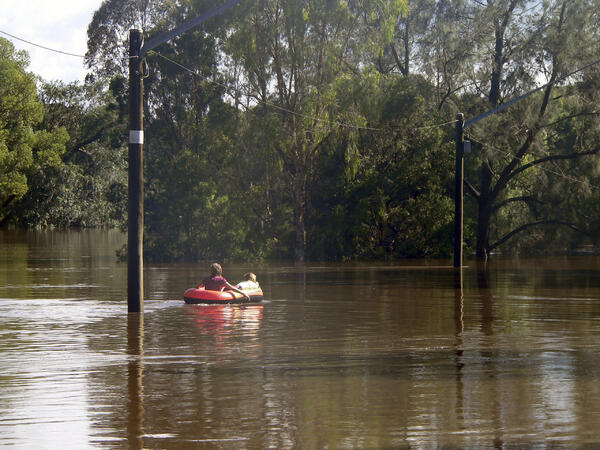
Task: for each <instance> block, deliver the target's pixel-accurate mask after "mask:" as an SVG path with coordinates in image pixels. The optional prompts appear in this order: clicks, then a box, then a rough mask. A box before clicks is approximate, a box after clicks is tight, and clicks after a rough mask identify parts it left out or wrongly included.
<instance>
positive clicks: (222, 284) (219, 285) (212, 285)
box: [202, 263, 250, 301]
mask: <svg viewBox="0 0 600 450" xmlns="http://www.w3.org/2000/svg"><path fill="white" fill-rule="evenodd" d="M202 284H203V285H204V289H206V290H208V291H222V290H228V289H230V290H232V291H235V292H239V293H240V294H242V295H243V296H244V297H246V299H247V300H248V301H250V297H249V296H248V294H246V293H245V292H243V291H242V290H241V289H238V288H237V287H235V286H232V285H231V284H229V282H228V281H227V280H226V279H225V277H223V268H222V267H221V264H219V263H212V264H211V265H210V277H206V278H204V279H203V280H202Z"/></svg>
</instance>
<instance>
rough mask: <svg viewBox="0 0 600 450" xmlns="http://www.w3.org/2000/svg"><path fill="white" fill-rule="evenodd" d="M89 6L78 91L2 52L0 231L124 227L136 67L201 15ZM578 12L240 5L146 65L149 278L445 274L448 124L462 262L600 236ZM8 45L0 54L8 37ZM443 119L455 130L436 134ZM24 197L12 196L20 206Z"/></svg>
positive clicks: (595, 78) (586, 59)
mask: <svg viewBox="0 0 600 450" xmlns="http://www.w3.org/2000/svg"><path fill="white" fill-rule="evenodd" d="M213 7H214V4H213V3H211V2H209V1H207V0H185V1H179V2H175V1H172V0H158V1H152V2H130V1H125V0H107V1H104V2H103V3H102V5H101V6H100V8H99V9H98V11H97V12H96V13H95V15H94V18H93V20H92V22H91V24H90V26H89V29H88V53H87V62H88V65H89V67H90V68H91V69H92V73H91V74H90V76H89V77H88V79H87V82H86V84H85V85H84V86H79V85H62V84H60V83H55V84H48V83H44V84H40V86H39V91H38V96H39V98H40V99H41V103H40V102H39V101H38V100H37V99H36V89H35V84H34V80H33V78H32V76H31V75H29V74H27V73H26V72H25V68H26V65H27V60H26V55H24V54H21V53H18V52H14V50H13V49H12V48H11V47H10V45H9V44H8V43H6V42H4V43H3V44H2V46H0V52H2V55H3V56H2V58H1V59H0V76H2V77H3V80H4V79H5V80H6V82H4V83H3V84H2V85H0V90H2V97H1V98H0V112H1V113H2V114H0V121H3V122H0V125H1V126H0V175H1V177H0V205H4V204H5V203H7V202H8V204H10V205H11V206H10V208H8V209H7V208H6V206H4V207H3V208H4V209H3V210H2V211H1V212H2V214H3V215H2V216H0V221H2V220H3V217H4V222H6V221H7V219H6V218H7V217H8V218H10V220H11V221H12V223H18V224H23V225H27V226H72V225H81V226H99V225H108V226H115V225H122V224H123V223H124V216H125V204H126V203H125V202H126V191H127V189H126V173H125V170H126V160H125V158H126V142H125V138H126V136H127V125H126V124H127V99H128V93H127V81H126V78H125V77H126V73H127V49H128V43H127V38H128V32H129V30H130V29H131V28H140V29H143V30H144V34H145V37H146V39H148V38H150V37H152V36H157V35H159V34H160V33H163V32H165V31H167V30H170V29H173V28H175V27H176V26H177V25H179V24H181V23H183V22H184V21H185V20H187V19H190V18H192V17H197V16H198V15H200V14H202V13H204V12H206V11H207V10H209V9H212V8H213ZM596 10H597V8H595V9H594V8H592V9H590V8H589V2H585V1H584V0H572V1H568V2H564V1H560V2H559V1H548V2H542V3H532V2H530V1H526V0H510V1H505V2H479V1H470V0H469V1H463V0H459V1H450V2H434V1H432V0H411V1H409V2H408V1H403V0H390V1H388V0H385V1H376V2H375V1H371V0H361V1H358V2H356V1H343V0H339V1H338V0H334V1H321V0H319V1H310V2H308V1H304V0H299V1H296V0H294V1H284V2H275V1H271V0H260V1H259V2H257V3H252V2H250V3H242V4H240V5H238V6H236V7H235V8H232V9H231V10H230V11H228V13H227V14H223V15H219V16H218V17H215V18H213V19H211V20H210V21H208V22H206V23H204V24H203V25H202V26H200V27H196V28H193V29H191V30H189V31H187V32H186V33H184V34H183V35H181V36H179V37H177V38H175V39H172V40H170V41H169V42H166V43H164V44H162V45H161V46H160V47H159V48H157V49H156V50H155V51H154V52H150V53H148V54H147V55H146V62H147V66H148V74H147V75H148V76H147V77H146V78H145V80H144V83H145V100H146V104H145V109H144V115H145V155H144V157H145V171H146V185H145V195H146V216H145V224H146V233H145V236H146V239H147V243H146V247H145V254H146V256H147V257H148V258H151V259H155V260H161V259H169V260H208V259H219V260H223V259H262V258H277V259H280V258H284V259H289V258H295V259H297V260H302V259H304V258H305V257H306V258H310V259H319V260H351V259H358V258H361V259H392V258H405V257H428V256H431V257H446V256H449V254H450V252H451V248H452V224H453V204H452V203H453V201H452V200H453V195H454V192H453V190H454V185H453V181H454V173H453V172H454V167H453V164H454V163H453V160H454V142H453V141H454V127H453V125H452V124H450V121H452V120H453V119H454V118H455V117H456V113H457V112H463V113H464V114H465V117H466V118H467V119H469V118H472V117H475V116H478V115H479V114H481V113H483V112H485V111H488V110H490V109H492V108H494V107H496V106H498V105H501V104H503V103H506V102H508V101H510V100H511V99H512V98H515V97H517V96H519V95H521V94H523V93H524V92H526V91H528V90H530V89H532V88H533V87H535V86H539V85H540V84H542V83H544V82H547V81H551V82H552V84H550V85H548V86H546V87H545V88H543V89H541V90H540V91H539V92H537V93H535V94H534V95H531V96H530V97H528V98H527V99H524V100H522V101H520V102H518V103H516V104H513V105H511V106H510V108H507V109H505V110H504V111H502V112H501V113H497V114H494V115H492V116H490V117H487V118H486V119H484V120H483V121H481V122H479V123H477V124H475V125H473V126H471V127H469V128H468V129H467V135H468V136H467V138H468V139H471V140H472V141H473V151H472V152H471V153H470V154H468V155H466V158H465V175H466V179H467V181H468V183H467V192H468V193H469V194H470V197H468V198H467V201H466V203H465V213H466V216H465V240H466V243H467V250H468V251H470V249H474V250H475V251H476V252H477V253H478V254H480V256H481V255H483V254H486V253H487V252H489V251H492V250H494V251H497V250H501V251H505V252H508V251H527V252H541V251H543V250H544V249H548V248H549V246H551V245H552V246H553V248H554V247H555V248H556V249H557V251H564V250H568V249H573V248H576V247H578V246H582V245H589V244H596V243H597V242H598V241H599V240H600V229H599V228H598V227H597V226H596V225H594V224H597V223H599V222H600V220H599V219H600V211H599V210H598V208H597V207H596V206H595V205H596V204H598V195H599V194H598V188H596V186H600V163H599V159H598V158H599V156H598V154H600V146H598V144H597V142H599V141H600V122H599V121H598V113H597V111H596V105H597V104H598V102H599V100H600V99H599V98H598V94H597V93H598V92H599V90H598V87H600V81H599V80H600V75H599V74H600V70H599V66H598V65H595V64H592V65H589V66H587V67H586V69H585V70H583V71H581V72H579V73H577V74H576V75H575V76H571V77H569V78H563V77H564V75H566V74H567V73H568V72H570V71H571V70H573V69H574V68H576V67H581V66H585V65H586V64H588V63H591V62H593V61H594V60H595V58H597V54H598V44H597V39H596V34H597V32H596V29H597V26H596V25H597V23H599V20H598V18H599V16H598V14H597V13H596V12H595V11H596ZM0 42H2V41H0ZM443 123H446V125H440V124H443ZM19 199H20V200H19Z"/></svg>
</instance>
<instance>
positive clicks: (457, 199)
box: [454, 113, 465, 267]
mask: <svg viewBox="0 0 600 450" xmlns="http://www.w3.org/2000/svg"><path fill="white" fill-rule="evenodd" d="M464 125H465V117H464V116H463V115H462V114H461V113H459V114H457V115H456V169H455V180H454V267H462V262H463V196H464V177H465V170H464V166H465V164H464V162H465V158H464V147H463V141H464V135H465V127H464Z"/></svg>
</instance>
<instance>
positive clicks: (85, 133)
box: [16, 77, 127, 227]
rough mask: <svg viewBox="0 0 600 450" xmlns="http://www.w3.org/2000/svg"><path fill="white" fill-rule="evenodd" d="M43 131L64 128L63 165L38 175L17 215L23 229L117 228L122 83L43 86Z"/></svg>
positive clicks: (121, 197)
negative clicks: (38, 227) (66, 133)
mask: <svg viewBox="0 0 600 450" xmlns="http://www.w3.org/2000/svg"><path fill="white" fill-rule="evenodd" d="M39 97H40V99H41V101H42V103H43V105H44V111H45V115H44V120H43V121H42V122H41V123H40V124H39V128H40V129H41V130H57V129H66V130H67V131H68V133H69V140H68V141H67V142H66V151H65V152H64V154H63V155H62V160H63V163H62V164H61V165H60V166H58V167H48V168H46V169H44V170H40V171H38V173H37V175H36V176H35V177H34V178H33V179H32V181H31V183H30V189H29V192H28V193H27V195H25V197H24V198H23V199H22V200H21V202H20V203H19V212H18V214H17V215H16V216H17V217H16V219H18V221H19V223H20V224H22V225H27V226H56V227H69V226H72V225H77V226H109V225H112V226H117V225H120V224H122V223H123V222H124V219H125V217H124V215H125V210H126V200H127V199H126V191H127V186H126V180H127V175H126V165H127V160H126V141H125V136H126V134H127V133H126V129H127V125H126V113H127V108H126V101H125V100H126V97H125V96H124V80H123V79H122V78H120V77H115V78H113V81H112V82H111V85H110V86H109V89H107V90H104V89H102V87H101V85H99V83H91V82H89V80H88V83H87V84H85V85H79V84H78V83H69V84H64V83H62V82H52V83H46V82H44V83H41V84H40V92H39Z"/></svg>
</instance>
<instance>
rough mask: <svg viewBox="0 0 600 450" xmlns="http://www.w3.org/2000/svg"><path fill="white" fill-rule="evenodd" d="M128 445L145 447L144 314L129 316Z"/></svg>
mask: <svg viewBox="0 0 600 450" xmlns="http://www.w3.org/2000/svg"><path fill="white" fill-rule="evenodd" d="M127 354H128V355H129V356H130V359H129V363H128V366H127V392H128V394H129V396H128V398H129V402H128V405H127V412H128V418H127V447H128V448H133V449H141V448H144V443H143V435H144V363H143V356H144V315H143V314H142V313H130V314H128V316H127Z"/></svg>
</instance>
